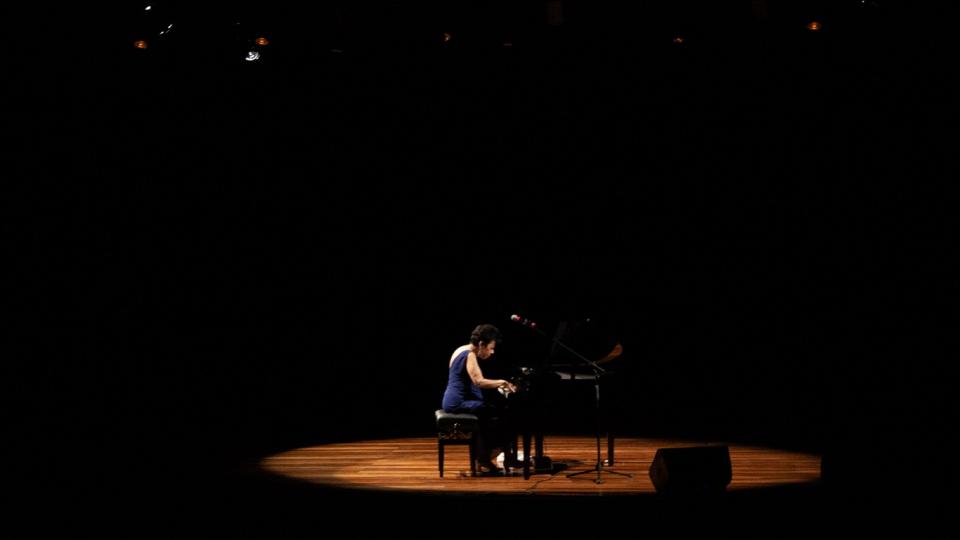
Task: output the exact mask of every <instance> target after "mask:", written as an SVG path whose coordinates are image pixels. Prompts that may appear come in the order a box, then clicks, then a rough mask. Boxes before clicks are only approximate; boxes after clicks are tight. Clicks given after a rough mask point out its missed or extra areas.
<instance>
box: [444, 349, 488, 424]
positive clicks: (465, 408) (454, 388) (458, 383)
mask: <svg viewBox="0 0 960 540" xmlns="http://www.w3.org/2000/svg"><path fill="white" fill-rule="evenodd" d="M469 354H470V349H466V350H464V351H463V352H461V353H460V354H458V355H457V357H456V358H454V359H453V363H452V364H450V374H449V377H448V378H447V390H446V391H445V392H444V393H443V410H444V411H446V412H448V413H473V412H476V410H477V409H479V408H480V407H482V406H483V394H482V393H480V387H479V386H477V385H475V384H473V381H472V380H471V379H470V374H468V373H467V355H469Z"/></svg>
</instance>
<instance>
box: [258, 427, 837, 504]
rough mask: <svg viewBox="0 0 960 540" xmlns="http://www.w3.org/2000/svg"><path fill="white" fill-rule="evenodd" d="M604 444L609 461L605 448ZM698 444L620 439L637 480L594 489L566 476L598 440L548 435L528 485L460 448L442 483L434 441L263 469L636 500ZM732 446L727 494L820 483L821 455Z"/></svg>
mask: <svg viewBox="0 0 960 540" xmlns="http://www.w3.org/2000/svg"><path fill="white" fill-rule="evenodd" d="M603 442H604V445H603V452H604V457H606V455H605V452H606V441H605V440H604V441H603ZM704 444H706V443H704ZM709 444H720V443H715V442H712V443H709ZM700 445H702V444H701V443H696V442H691V441H678V440H666V439H638V438H624V439H618V440H617V441H616V454H615V460H616V461H615V464H614V466H613V467H610V470H612V471H617V472H622V473H629V474H631V475H632V477H630V478H628V477H623V476H620V475H614V474H606V473H604V474H602V475H601V478H602V483H599V484H598V483H596V482H595V480H596V478H597V474H596V473H587V474H583V475H580V476H577V477H574V478H568V477H567V474H568V473H570V472H578V471H582V470H589V469H591V468H593V467H594V465H595V464H596V439H594V438H592V437H571V436H547V437H546V439H545V447H544V454H545V455H547V456H548V457H550V458H552V459H553V461H554V462H555V464H556V465H559V466H558V467H555V469H554V472H552V473H551V472H541V473H537V474H534V475H532V476H531V477H530V478H529V479H527V480H524V478H523V476H522V474H521V475H518V476H501V477H471V476H470V475H469V463H468V454H467V448H466V446H460V445H451V446H447V447H446V460H445V466H444V477H443V478H440V476H439V473H438V469H437V440H436V439H435V438H407V439H388V440H371V441H357V442H350V443H337V444H325V445H318V446H311V447H305V448H298V449H295V450H290V451H287V452H283V453H280V454H276V455H273V456H270V457H267V458H265V459H264V460H263V461H261V462H260V468H261V469H263V470H265V471H267V472H269V473H272V474H276V475H280V476H283V477H287V478H292V479H296V480H300V481H304V482H309V483H313V484H319V485H325V486H331V487H337V488H346V489H359V490H381V491H407V492H420V493H471V494H493V493H501V494H516V495H544V496H565V495H572V496H590V495H634V494H644V493H654V492H655V490H654V486H653V483H652V482H651V480H650V476H649V469H650V464H651V463H652V462H653V458H654V455H655V454H656V451H657V449H659V448H677V447H686V446H700ZM727 446H728V447H729V449H730V461H731V465H732V469H733V480H732V482H731V483H730V485H729V486H728V491H742V490H750V489H755V488H769V487H775V486H784V485H796V484H806V483H811V482H815V481H817V480H818V479H819V478H820V457H819V456H817V455H813V454H805V453H800V452H792V451H786V450H779V449H772V448H764V447H759V446H745V445H737V444H727ZM558 469H559V470H558Z"/></svg>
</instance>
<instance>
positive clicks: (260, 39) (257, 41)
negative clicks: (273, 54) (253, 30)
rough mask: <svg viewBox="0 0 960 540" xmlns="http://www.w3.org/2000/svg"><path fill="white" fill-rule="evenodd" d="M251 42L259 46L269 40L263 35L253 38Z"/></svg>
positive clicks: (266, 43)
mask: <svg viewBox="0 0 960 540" xmlns="http://www.w3.org/2000/svg"><path fill="white" fill-rule="evenodd" d="M253 42H254V43H256V44H257V45H259V46H261V47H266V46H267V45H269V44H270V40H269V39H267V38H265V37H263V36H260V37H258V38H257V39H255V40H253Z"/></svg>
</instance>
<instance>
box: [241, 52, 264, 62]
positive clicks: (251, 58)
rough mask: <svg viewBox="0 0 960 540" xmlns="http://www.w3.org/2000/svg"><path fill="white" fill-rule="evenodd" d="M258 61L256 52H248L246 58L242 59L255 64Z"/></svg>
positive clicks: (258, 55)
mask: <svg viewBox="0 0 960 540" xmlns="http://www.w3.org/2000/svg"><path fill="white" fill-rule="evenodd" d="M259 59H260V53H259V52H257V51H249V52H248V53H247V56H246V58H244V60H246V61H247V62H256V61H257V60H259Z"/></svg>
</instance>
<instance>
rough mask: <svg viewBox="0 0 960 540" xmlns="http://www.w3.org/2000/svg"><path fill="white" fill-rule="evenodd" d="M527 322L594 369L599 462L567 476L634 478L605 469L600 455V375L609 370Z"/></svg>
mask: <svg viewBox="0 0 960 540" xmlns="http://www.w3.org/2000/svg"><path fill="white" fill-rule="evenodd" d="M527 322H528V321H526V320H524V321H522V322H521V324H523V325H524V326H526V327H527V328H530V329H531V330H533V331H535V332H537V333H538V334H540V335H541V336H544V337H547V338H548V339H550V341H552V342H553V343H556V344H557V345H559V346H560V347H563V349H564V350H566V351H567V352H569V353H570V354H572V355H573V356H574V357H575V358H576V359H577V360H579V361H580V362H582V363H583V364H584V365H586V366H589V367H590V368H591V369H592V370H593V389H594V409H595V414H594V417H595V421H596V425H595V427H594V435H595V436H596V439H597V464H596V465H594V466H593V468H592V469H587V470H585V471H579V472H574V473H570V474H568V475H567V478H573V477H574V476H580V475H581V474H589V473H592V472H596V473H597V477H596V478H595V479H594V480H593V482H594V483H595V484H602V483H603V479H602V478H601V476H600V475H601V473H610V474H619V475H620V476H626V477H627V478H633V475H632V474H629V473H624V472H619V471H611V470H609V469H605V468H604V467H603V458H602V457H601V455H600V431H601V427H600V376H601V375H603V374H604V373H606V372H607V370H605V369H603V368H602V367H600V365H599V364H597V363H596V362H594V361H593V360H590V359H589V358H586V357H584V356H583V355H582V354H580V353H578V352H577V351H575V350H573V349H572V348H571V347H569V346H567V344H566V343H564V342H563V341H561V340H560V339H559V338H555V337H549V336H547V334H546V333H545V332H544V331H543V330H540V329H539V328H537V327H536V326H531V325H530V324H527ZM574 376H575V375H574V374H573V373H571V374H570V377H571V379H572V378H573V377H574Z"/></svg>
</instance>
